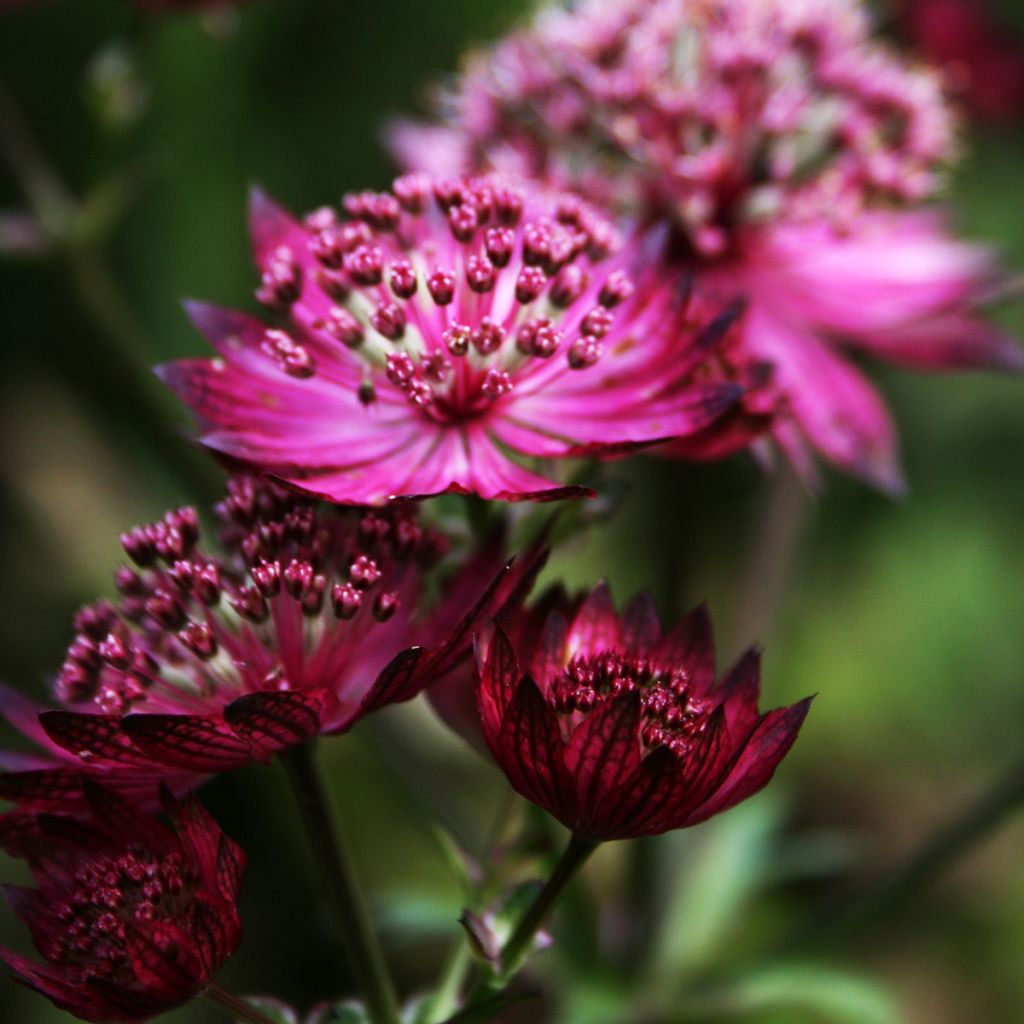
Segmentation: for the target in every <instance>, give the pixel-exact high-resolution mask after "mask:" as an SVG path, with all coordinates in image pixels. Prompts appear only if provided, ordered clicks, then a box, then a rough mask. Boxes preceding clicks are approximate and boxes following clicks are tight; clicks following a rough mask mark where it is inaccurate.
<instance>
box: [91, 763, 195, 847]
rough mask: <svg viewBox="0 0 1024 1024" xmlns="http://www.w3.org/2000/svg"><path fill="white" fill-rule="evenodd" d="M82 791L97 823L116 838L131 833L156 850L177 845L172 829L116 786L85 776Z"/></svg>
mask: <svg viewBox="0 0 1024 1024" xmlns="http://www.w3.org/2000/svg"><path fill="white" fill-rule="evenodd" d="M82 792H83V794H84V795H85V799H86V802H87V803H88V805H89V807H90V809H91V810H92V813H93V815H94V821H95V823H96V825H97V826H98V827H99V828H101V829H102V830H103V832H104V833H105V834H106V835H107V836H108V837H110V838H111V839H113V840H114V841H115V842H118V841H123V840H124V839H125V837H126V836H131V837H133V838H134V839H137V840H139V841H140V842H144V843H146V844H147V845H148V846H149V847H151V848H152V849H155V850H166V849H169V848H170V847H172V846H173V845H174V842H175V840H174V834H173V833H172V832H171V831H170V829H168V828H166V827H165V826H164V825H163V824H162V823H161V822H160V821H158V820H157V819H156V818H154V817H152V815H149V814H146V813H144V812H143V811H141V810H139V809H138V808H137V807H135V806H133V805H132V804H130V803H128V801H127V800H125V799H124V798H123V797H122V796H120V795H119V794H118V793H115V792H114V791H113V790H112V789H108V788H107V787H106V786H103V785H101V784H100V783H98V782H96V781H95V780H93V779H90V778H88V777H85V778H83V779H82Z"/></svg>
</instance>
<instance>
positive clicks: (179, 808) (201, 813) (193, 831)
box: [161, 789, 223, 887]
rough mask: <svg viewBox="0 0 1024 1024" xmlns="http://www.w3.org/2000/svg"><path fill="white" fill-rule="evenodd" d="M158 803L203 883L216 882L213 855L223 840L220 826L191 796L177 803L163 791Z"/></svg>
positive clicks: (215, 856) (216, 852) (209, 884)
mask: <svg viewBox="0 0 1024 1024" xmlns="http://www.w3.org/2000/svg"><path fill="white" fill-rule="evenodd" d="M161 802H162V804H163V807H164V810H165V812H166V813H167V815H168V817H169V818H170V819H171V822H172V824H173V825H174V830H175V831H176V832H177V833H178V839H179V840H180V842H181V845H182V847H183V848H184V852H185V854H186V856H187V857H188V859H189V861H190V862H192V863H194V864H196V865H197V866H198V867H199V869H200V871H201V872H202V876H203V883H204V884H205V885H207V886H211V887H212V886H214V885H215V884H216V882H217V854H218V850H219V847H220V841H221V839H222V838H223V835H222V833H221V830H220V826H218V824H217V822H216V821H214V820H213V816H212V815H211V814H210V813H209V812H208V811H207V810H206V808H204V807H203V805H202V804H201V803H200V802H199V801H198V800H197V799H196V798H195V796H194V795H193V794H191V793H187V794H186V795H185V796H184V798H183V799H182V800H181V801H180V802H179V801H176V800H175V799H174V797H173V796H172V795H171V793H170V792H169V791H168V790H166V789H165V790H163V792H162V793H161Z"/></svg>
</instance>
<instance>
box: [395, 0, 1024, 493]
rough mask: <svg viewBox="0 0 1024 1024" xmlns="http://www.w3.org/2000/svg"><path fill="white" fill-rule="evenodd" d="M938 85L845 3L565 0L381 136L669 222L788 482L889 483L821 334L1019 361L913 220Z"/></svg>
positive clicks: (858, 389) (865, 420)
mask: <svg viewBox="0 0 1024 1024" xmlns="http://www.w3.org/2000/svg"><path fill="white" fill-rule="evenodd" d="M942 85H943V83H942V78H941V75H940V74H939V73H938V72H936V71H932V70H928V69H926V68H924V67H918V66H911V65H910V64H908V63H907V62H906V61H904V60H902V59H901V58H900V57H899V56H898V55H896V54H895V53H893V52H892V51H890V50H889V49H887V48H886V47H884V46H883V45H882V44H880V43H877V42H875V41H874V40H873V39H872V37H871V34H870V25H869V23H868V19H867V13H866V9H865V8H864V7H862V6H861V5H859V4H857V3H854V2H849V0H785V2H783V0H731V2H725V0H624V2H620V0H616V2H611V0H582V2H581V3H578V4H576V5H574V6H573V8H572V9H571V10H565V9H563V8H561V7H553V8H547V9H545V10H543V11H542V12H541V13H540V14H538V15H537V16H536V18H535V20H534V22H533V23H532V25H530V26H528V27H527V28H525V29H524V30H521V31H518V32H515V33H513V34H512V35H510V36H509V37H507V38H506V39H504V40H503V41H502V42H500V43H499V44H498V45H497V46H496V47H495V48H494V49H493V50H492V51H490V52H487V53H483V54H477V55H476V56H474V57H473V58H471V59H470V61H469V62H468V64H467V67H466V71H465V74H464V75H463V76H462V78H461V80H460V81H459V82H458V84H457V86H456V88H455V89H454V90H453V91H451V92H449V93H447V94H444V95H442V96H441V97H440V100H439V112H440V115H441V117H440V121H439V123H438V124H434V125H423V124H410V123H402V124H398V125H396V126H394V127H393V129H392V131H391V135H390V140H391V143H392V146H393V149H394V150H395V152H396V154H397V155H398V157H399V159H400V160H401V161H402V162H403V163H405V164H406V165H408V166H415V167H426V168H428V169H431V170H436V171H439V172H441V173H453V172H456V171H459V172H465V171H467V170H481V169H488V168H498V169H499V170H505V171H514V172H516V173H520V174H534V175H538V176H540V177H542V178H543V179H545V180H547V181H549V182H550V183H552V184H554V185H556V186H562V187H572V188H575V189H577V190H580V191H581V192H582V193H583V194H584V195H586V196H588V197H589V198H591V199H594V200H596V201H601V202H607V203H612V204H615V205H617V207H618V208H619V209H620V210H622V211H623V212H625V213H627V214H629V215H630V216H639V217H640V218H641V220H648V221H665V220H667V221H669V222H671V223H672V224H673V226H674V229H675V232H676V235H677V240H676V242H677V244H676V246H675V250H674V255H675V258H676V259H677V260H678V261H679V262H680V263H682V264H684V265H687V266H690V267H693V268H696V269H697V270H698V271H699V272H700V273H699V275H698V279H699V281H700V282H701V283H702V284H704V285H710V286H711V287H712V288H713V290H714V291H715V292H717V294H718V295H719V298H720V301H730V300H734V299H736V298H737V297H740V298H742V299H745V300H746V303H747V316H746V318H745V320H744V323H743V326H742V333H741V334H740V335H739V337H738V338H737V337H733V338H732V339H731V340H730V342H729V343H727V344H726V345H725V346H724V347H723V349H722V351H721V354H722V358H723V359H724V360H725V361H726V362H727V363H729V364H730V365H731V366H732V368H733V376H734V377H735V378H736V379H738V380H741V381H742V382H743V383H744V385H745V387H746V391H745V400H744V410H745V411H746V412H747V413H748V414H749V416H750V417H751V419H755V418H756V417H758V416H764V415H766V414H770V415H771V417H772V420H773V424H772V433H773V435H774V436H775V438H776V439H777V440H778V441H780V442H781V444H782V446H783V447H784V448H785V449H786V450H787V451H788V452H789V453H790V454H791V455H792V456H794V457H795V458H796V459H797V461H798V464H799V465H800V467H801V468H803V469H804V470H805V471H807V472H810V471H811V460H810V459H809V457H808V455H807V452H808V451H809V450H810V449H814V450H816V451H817V452H819V453H820V454H822V455H824V456H826V457H827V458H829V459H831V460H832V461H833V462H835V463H837V464H838V465H840V466H842V467H843V468H845V469H847V470H850V471H852V472H855V473H858V474H860V475H862V476H864V477H866V478H868V479H869V480H871V481H873V482H874V483H876V484H878V485H881V486H883V487H885V488H887V489H894V488H896V487H898V485H899V477H900V473H899V465H898V456H897V452H896V441H895V434H894V431H893V429H892V426H891V424H890V422H889V418H888V414H887V412H886V410H885V407H884V404H883V403H882V401H881V399H880V398H879V397H878V396H877V394H876V393H875V392H874V390H873V389H872V387H871V386H870V385H869V383H868V382H867V380H866V379H865V378H864V377H862V376H861V374H860V373H859V371H857V370H855V369H854V368H853V367H852V366H851V365H850V364H849V363H848V361H847V360H846V359H845V358H844V357H843V355H842V351H841V348H840V347H839V346H841V345H842V344H850V345H852V346H855V347H857V348H860V349H863V350H865V351H870V352H872V353H874V354H875V355H878V356H881V357H883V358H886V359H891V360H894V361H899V362H902V363H905V364H908V365H913V366H918V367H920V366H927V367H929V368H936V369H938V368H962V367H967V366H986V367H989V366H994V367H998V368H1013V369H1019V368H1020V367H1021V365H1022V359H1021V353H1020V351H1019V350H1018V349H1017V348H1016V347H1015V345H1014V344H1013V343H1012V342H1011V341H1010V340H1009V339H1008V338H1006V337H1005V336H1004V335H1002V334H1000V333H999V332H998V331H995V330H993V329H992V328H990V327H988V326H987V325H986V324H985V323H984V322H983V320H982V319H981V318H980V316H979V315H978V308H979V306H980V305H981V304H982V303H984V302H985V301H986V300H987V299H989V298H990V297H991V296H992V295H993V294H994V292H995V290H996V289H995V279H996V269H995V267H994V265H993V261H992V260H991V258H990V257H988V256H987V255H986V254H985V253H984V252H983V251H982V250H980V249H978V248H976V247H973V246H969V245H966V244H962V243H959V242H955V241H953V240H952V239H951V238H950V237H949V235H948V233H947V230H946V228H945V226H944V222H943V220H942V218H941V217H940V216H939V215H937V214H925V213H922V212H921V210H922V204H923V202H924V201H925V200H927V199H928V198H929V197H931V196H932V195H933V194H934V192H935V190H936V187H937V185H938V184H939V183H940V182H941V179H942V170H943V164H944V163H945V162H947V161H948V160H949V159H950V158H951V157H952V156H953V155H954V150H955V131H954V127H955V126H954V123H953V119H952V116H951V113H950V109H949V107H948V105H947V103H946V101H945V97H944V95H943V87H942ZM853 296H856V297H855V298H853ZM855 306H856V307H858V308H856V309H854V308H853V307H855ZM868 306H870V307H872V308H870V309H868V308H865V307H868ZM837 343H838V345H837ZM733 415H734V418H735V416H736V414H735V413H734V414H733ZM667 450H668V451H673V450H674V451H675V452H677V453H678V454H688V455H690V454H692V453H691V452H689V451H688V446H687V445H686V443H685V442H684V443H677V444H675V445H672V446H669V448H668V449H667ZM705 451H707V448H706V447H705Z"/></svg>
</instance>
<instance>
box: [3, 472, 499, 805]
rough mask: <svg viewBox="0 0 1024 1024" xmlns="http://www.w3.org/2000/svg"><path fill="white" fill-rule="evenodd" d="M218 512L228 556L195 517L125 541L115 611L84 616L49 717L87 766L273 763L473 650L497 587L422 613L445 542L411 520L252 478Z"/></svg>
mask: <svg viewBox="0 0 1024 1024" xmlns="http://www.w3.org/2000/svg"><path fill="white" fill-rule="evenodd" d="M217 512H218V515H219V516H220V518H221V521H222V524H223V530H222V541H223V544H222V546H223V553H222V554H216V553H213V552H209V551H206V550H204V549H203V548H202V547H200V544H199V524H198V518H197V516H196V513H195V511H194V510H193V509H179V510H176V511H174V512H171V513H168V515H167V516H166V517H165V518H164V519H163V520H161V521H160V522H158V523H155V524H153V525H151V526H145V527H139V528H137V529H134V530H132V531H130V532H128V533H127V534H125V535H124V536H123V538H122V541H123V544H124V547H125V549H126V551H127V552H128V554H129V555H130V556H131V558H132V559H133V561H134V562H135V567H134V568H129V567H124V568H121V569H119V570H118V572H117V574H116V584H117V587H118V589H119V591H120V594H121V597H120V600H119V602H118V603H117V604H114V603H111V602H101V603H100V604H98V605H96V606H93V607H91V608H89V609H86V610H85V611H83V612H82V613H80V614H79V618H78V623H77V624H78V626H79V627H80V631H79V634H78V635H77V636H76V638H75V640H74V642H73V643H72V644H71V646H70V648H69V650H68V655H67V660H66V661H65V663H64V667H63V668H62V669H61V671H60V673H59V675H58V677H57V694H58V697H59V698H60V700H61V701H62V703H63V704H64V705H65V708H66V710H57V711H49V712H45V713H44V714H43V715H41V716H40V721H41V723H42V726H43V728H44V729H45V731H46V734H47V737H48V738H49V740H50V741H51V742H52V743H55V744H57V745H58V746H59V747H61V748H63V749H64V750H66V751H68V752H70V753H71V754H73V755H75V756H76V757H78V758H80V759H82V761H84V764H85V766H86V767H87V768H89V769H90V770H93V771H96V770H101V769H103V768H107V767H116V766H118V765H128V766H132V765H138V764H140V763H142V764H144V765H148V766H149V767H150V769H152V767H153V766H159V767H162V768H163V769H164V770H167V771H172V772H175V771H181V770H185V771H193V772H216V771H221V770H224V769H227V768H231V767H233V766H235V765H238V764H241V763H244V762H246V761H250V760H260V761H266V760H268V759H269V758H270V757H271V756H272V755H274V754H276V753H278V752H280V751H283V750H286V749H288V748H289V747H291V746H293V745H295V744H297V743H300V742H303V741H304V740H307V739H309V738H311V737H313V736H315V735H317V734H318V733H338V732H342V731H344V730H346V729H348V728H349V727H350V726H351V725H352V724H354V722H355V721H356V720H357V719H359V718H360V717H361V716H362V715H363V714H365V713H367V712H368V711H371V710H374V709H376V708H378V707H381V706H382V705H384V704H388V703H392V702H394V701H401V700H407V699H409V698H411V697H413V696H415V695H416V694H417V693H418V692H419V691H420V690H421V689H422V688H423V687H424V686H425V685H426V684H427V683H428V682H430V681H431V680H433V679H434V678H437V677H439V676H442V675H444V673H445V672H446V671H448V669H449V668H451V667H452V666H453V665H454V664H455V663H456V662H457V661H458V660H459V659H460V658H461V657H463V656H465V655H466V654H467V652H468V649H469V631H470V629H471V626H472V623H473V621H474V618H475V616H476V615H477V614H478V612H479V610H480V608H481V607H482V602H484V601H485V600H486V599H487V597H488V595H489V593H490V591H488V583H489V582H492V580H490V579H488V578H486V577H484V578H480V576H483V574H480V575H479V576H478V579H477V581H476V583H477V586H476V589H475V590H474V591H473V593H472V595H470V594H469V589H470V588H468V587H466V586H464V585H463V586H460V587H458V588H457V591H458V592H457V593H456V594H454V595H452V599H451V600H442V601H440V602H439V603H437V604H436V606H435V607H434V608H433V609H432V610H431V611H429V612H428V611H427V610H426V607H425V606H426V604H427V595H426V593H425V590H426V588H425V583H424V574H425V572H426V570H428V569H429V568H430V567H431V566H432V565H433V564H434V563H435V562H436V561H437V557H438V555H439V554H440V553H441V551H442V546H443V544H444V540H443V538H442V537H441V536H440V535H439V534H438V533H437V532H436V531H434V530H431V529H428V528H427V527H425V526H421V525H420V524H419V522H418V517H417V514H416V507H415V506H412V505H405V506H399V507H395V508H391V509H386V510H381V511H367V510H365V509H354V508H331V507H328V508H326V509H324V510H319V511H318V510H317V509H316V508H315V507H314V505H313V504H312V503H311V502H310V501H309V500H308V499H306V498H304V497H302V496H300V495H297V494H295V493H293V492H289V491H286V490H284V489H283V488H279V487H277V486H276V485H272V484H268V483H261V482H257V481H254V480H252V479H249V478H244V477H243V478H235V479H233V480H232V481H231V483H230V488H229V493H228V497H227V498H226V500H225V501H223V502H222V503H221V504H220V505H219V506H218V508H217ZM491 576H492V577H493V573H492V574H491ZM496 585H497V581H496V580H494V581H493V582H492V589H493V587H494V586H496ZM474 602H476V604H474ZM455 604H457V605H458V607H455V606H454V605H455ZM34 778H35V776H33V774H32V773H31V772H21V773H17V774H16V775H15V776H14V777H13V779H12V778H11V777H10V776H7V777H0V793H4V794H5V795H10V796H11V798H13V799H19V798H24V799H29V800H31V799H32V798H33V792H32V782H33V779H34Z"/></svg>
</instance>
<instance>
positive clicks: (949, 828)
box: [776, 761, 1024, 955]
mask: <svg viewBox="0 0 1024 1024" xmlns="http://www.w3.org/2000/svg"><path fill="white" fill-rule="evenodd" d="M1022 804H1024V761H1021V762H1018V763H1017V764H1015V765H1013V767H1012V768H1011V769H1010V770H1009V771H1008V772H1006V773H1005V774H1004V775H1002V776H1000V778H998V779H997V780H996V782H995V783H994V784H993V785H992V786H991V787H990V788H989V789H988V790H987V791H986V792H984V793H983V794H981V796H980V797H979V798H978V799H977V800H975V801H974V802H972V803H971V804H969V805H968V806H967V807H965V808H964V810H963V812H962V813H961V814H960V815H958V816H957V817H956V818H954V819H953V820H952V821H951V822H949V823H948V824H947V825H946V826H945V827H943V828H941V829H939V831H938V832H936V833H935V834H934V835H933V836H932V837H931V838H929V839H928V840H926V841H925V842H924V843H923V844H922V846H921V847H919V848H918V850H917V851H916V852H915V853H913V854H911V856H910V857H908V858H907V860H906V861H904V862H903V863H902V864H899V865H897V866H896V867H895V868H894V869H893V870H892V871H890V872H889V873H888V874H887V875H885V876H884V877H883V878H882V879H881V880H880V881H879V882H877V883H876V884H875V885H873V886H871V887H870V888H869V889H866V890H862V891H860V892H856V893H853V894H851V895H848V896H844V897H842V898H840V899H837V900H835V901H833V902H832V903H830V904H828V905H827V906H826V907H824V908H823V909H822V910H821V912H820V913H818V914H817V915H816V916H815V917H814V918H812V920H811V921H810V922H809V923H808V924H806V925H805V926H804V927H803V928H801V929H800V930H799V931H798V932H797V934H796V935H794V936H793V937H791V938H790V939H789V940H788V941H787V942H785V943H784V944H783V945H782V946H781V947H780V948H779V949H778V950H777V951H776V953H777V955H785V954H788V953H790V952H791V951H793V950H794V949H800V948H804V947H807V946H809V945H812V944H817V943H818V942H820V941H821V940H822V939H824V938H828V937H832V936H833V935H836V934H838V933H841V932H847V931H851V930H854V929H856V928H858V927H860V926H861V925H864V924H867V923H870V922H871V921H873V920H874V919H875V918H877V917H879V916H881V914H882V913H883V912H884V913H889V912H891V911H892V910H895V909H897V908H898V907H900V906H902V905H903V904H905V903H906V902H907V901H908V900H909V899H910V898H911V897H912V896H914V895H915V894H916V893H918V892H920V891H921V890H922V889H924V888H925V887H926V886H927V885H928V884H929V883H931V882H932V881H934V880H935V879H936V878H938V877H939V876H940V875H941V874H942V873H943V872H944V871H946V870H947V869H948V868H949V867H950V866H951V865H953V864H954V863H956V861H957V860H958V859H959V858H960V857H961V856H962V855H963V854H965V853H966V852H967V851H968V850H970V849H971V847H973V846H975V845H976V844H977V843H978V842H979V841H980V840H982V839H983V838H984V837H985V836H986V835H988V834H989V833H990V832H991V831H992V830H993V829H995V828H996V827H997V826H998V825H999V824H1000V823H1001V822H1002V821H1003V820H1004V819H1005V818H1006V816H1007V815H1008V814H1010V813H1011V812H1013V811H1014V810H1016V809H1017V808H1018V807H1019V806H1020V805H1022Z"/></svg>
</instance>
